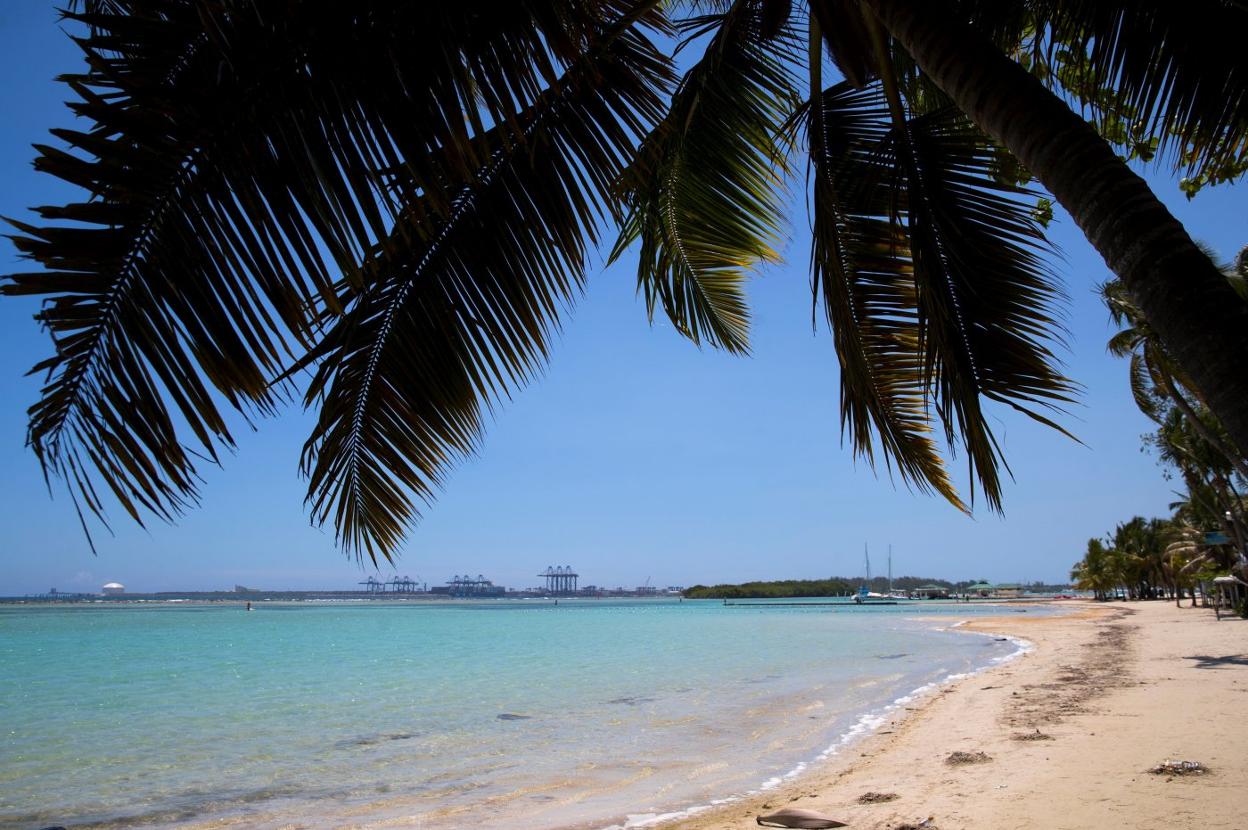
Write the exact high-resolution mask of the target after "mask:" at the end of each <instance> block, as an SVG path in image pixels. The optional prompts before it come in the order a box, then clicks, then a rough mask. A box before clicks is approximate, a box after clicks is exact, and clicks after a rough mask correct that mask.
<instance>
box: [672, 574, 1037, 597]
mask: <svg viewBox="0 0 1248 830" xmlns="http://www.w3.org/2000/svg"><path fill="white" fill-rule="evenodd" d="M980 581H983V580H980ZM862 584H863V580H862V579H861V578H856V577H840V576H832V577H828V578H827V579H789V580H778V581H772V582H743V583H740V584H721V585H711V586H707V585H693V586H691V587H689V588H686V589H685V591H684V595H685V596H686V597H688V598H690V599H780V598H783V597H834V596H844V595H845V594H852V593H854V592H856V591H857V590H858V586H859V585H862ZM970 584H971V583H970V582H956V583H955V582H949V581H948V580H944V579H935V578H933V577H927V576H899V577H897V578H895V579H894V580H893V582H892V589H893V590H894V591H912V590H914V589H915V588H918V587H920V586H924V585H938V586H940V587H941V588H946V589H948V590H950V591H954V590H956V589H957V588H959V587H965V586H966V585H970ZM866 585H867V588H868V589H869V590H871V591H875V592H877V593H883V592H884V591H885V590H887V589H888V587H889V583H888V580H887V579H886V578H885V577H882V576H877V577H874V578H873V579H871V580H870V581H869V582H867V583H866ZM1045 587H1047V586H1045Z"/></svg>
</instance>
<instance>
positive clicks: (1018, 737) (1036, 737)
mask: <svg viewBox="0 0 1248 830" xmlns="http://www.w3.org/2000/svg"><path fill="white" fill-rule="evenodd" d="M1010 738H1011V740H1015V741H1051V740H1053V736H1052V735H1046V734H1044V733H1043V732H1041V731H1040V730H1039V729H1037V730H1036V731H1035V732H1016V733H1014V734H1013V735H1011V736H1010Z"/></svg>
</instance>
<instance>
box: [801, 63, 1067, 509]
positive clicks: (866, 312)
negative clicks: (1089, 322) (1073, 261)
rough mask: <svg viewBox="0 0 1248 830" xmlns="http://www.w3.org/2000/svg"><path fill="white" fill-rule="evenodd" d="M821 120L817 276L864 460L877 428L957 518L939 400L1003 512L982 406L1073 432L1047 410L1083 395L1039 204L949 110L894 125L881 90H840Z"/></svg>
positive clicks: (909, 473) (952, 432)
mask: <svg viewBox="0 0 1248 830" xmlns="http://www.w3.org/2000/svg"><path fill="white" fill-rule="evenodd" d="M823 118H824V123H823V124H819V123H817V122H816V123H814V124H813V125H812V130H811V132H812V149H814V150H816V151H817V152H816V153H815V156H814V158H815V164H816V170H817V171H818V172H817V178H816V184H815V187H816V190H815V200H816V201H815V212H816V218H815V228H816V249H815V264H816V275H817V276H818V277H819V283H818V284H817V288H818V289H821V290H822V291H823V294H824V300H825V308H826V311H827V313H828V316H829V320H830V322H831V325H832V328H833V332H834V336H835V338H836V341H837V349H838V356H839V358H840V361H841V365H842V399H843V403H842V419H843V422H844V423H845V424H846V425H848V426H849V427H850V429H851V432H852V434H853V436H854V445H855V447H856V448H857V449H858V451H859V452H860V453H863V454H865V455H867V456H868V457H870V452H869V450H868V449H866V448H867V447H869V445H870V440H871V427H874V428H875V430H876V431H877V432H878V434H879V436H880V439H881V443H882V446H883V449H884V452H885V456H886V458H890V459H891V460H893V461H896V462H897V464H898V465H899V468H900V470H901V472H902V474H903V477H905V478H906V479H907V480H908V481H919V482H924V483H925V484H926V485H928V486H931V487H933V488H934V489H936V490H937V491H939V492H942V493H943V494H944V495H945V496H946V497H947V498H949V499H950V500H951V501H954V503H955V504H959V505H960V504H961V502H960V501H958V500H957V497H956V495H955V494H953V491H952V486H951V485H950V483H949V479H948V476H947V473H946V472H945V470H944V467H943V465H942V464H941V463H940V459H939V455H938V453H937V450H936V447H935V445H934V443H933V442H932V441H931V438H930V436H929V435H928V431H929V430H930V428H931V422H930V418H931V415H930V414H929V411H928V405H929V402H930V403H931V404H932V405H934V411H935V413H936V416H937V417H939V419H940V422H941V424H942V425H943V428H944V434H945V439H946V441H947V442H948V444H949V445H950V447H953V446H954V445H955V441H957V440H958V439H959V438H960V440H961V442H962V444H963V445H964V446H965V448H966V450H967V455H968V465H969V468H970V473H971V477H972V482H974V481H975V480H978V482H979V483H980V485H981V486H982V489H983V493H984V496H985V499H986V500H987V502H988V504H989V505H990V506H991V507H992V508H994V509H999V507H1000V492H1001V489H1000V488H1001V485H1000V481H999V477H998V474H997V468H998V466H999V465H1000V464H1003V463H1004V462H1003V460H1002V458H1001V454H1000V450H999V448H998V446H997V444H996V441H995V439H994V437H993V434H992V431H991V429H990V428H989V426H988V424H987V420H986V417H985V413H984V411H983V409H982V407H981V398H986V399H988V400H992V401H996V402H998V403H1003V404H1006V405H1008V406H1010V407H1013V408H1014V409H1017V410H1019V411H1020V412H1023V413H1024V414H1026V415H1028V416H1030V417H1032V418H1034V419H1036V420H1038V421H1040V422H1042V423H1044V424H1046V425H1048V426H1051V427H1053V428H1055V429H1057V430H1059V431H1061V432H1063V433H1064V434H1068V433H1066V431H1065V430H1064V429H1062V427H1060V426H1059V425H1058V424H1056V423H1055V422H1054V421H1053V420H1052V418H1051V417H1049V415H1047V414H1045V412H1044V410H1047V411H1054V410H1058V408H1059V407H1060V406H1061V405H1062V404H1064V403H1067V402H1069V401H1070V400H1071V399H1072V395H1073V393H1074V387H1073V384H1071V382H1070V381H1068V380H1067V379H1066V378H1064V377H1063V376H1062V375H1061V374H1060V373H1059V372H1058V370H1057V369H1056V368H1055V364H1056V359H1055V357H1054V355H1053V353H1052V351H1051V348H1050V344H1051V343H1052V342H1053V340H1054V338H1055V337H1056V336H1057V335H1058V333H1059V332H1060V326H1059V324H1058V322H1057V320H1056V318H1055V317H1054V312H1053V308H1054V306H1055V303H1056V302H1057V300H1058V299H1059V296H1060V295H1059V292H1058V290H1057V288H1056V287H1055V286H1054V284H1053V282H1052V279H1051V277H1050V276H1049V274H1048V273H1047V271H1046V270H1045V268H1044V266H1043V264H1042V262H1041V260H1040V253H1041V251H1042V250H1043V248H1044V244H1045V243H1044V239H1043V236H1042V235H1041V231H1040V229H1039V228H1038V227H1037V226H1036V224H1035V222H1034V220H1033V219H1032V217H1031V211H1030V205H1029V204H1028V203H1027V202H1026V201H1025V199H1026V197H1027V196H1028V192H1027V191H1026V190H1024V189H1021V188H1019V187H1016V186H1014V185H1011V184H1003V183H1000V182H997V181H995V180H994V178H993V176H992V164H993V148H992V147H991V145H990V144H989V142H988V141H987V139H985V138H984V137H983V136H982V134H980V133H979V132H978V131H977V130H975V129H974V128H973V127H972V126H971V125H969V124H968V123H967V122H966V121H965V120H963V119H962V118H960V117H959V116H957V115H955V114H954V112H953V111H951V110H949V109H941V110H937V111H935V112H931V113H928V114H924V115H920V116H916V117H910V118H908V119H907V120H906V121H905V122H904V124H903V125H901V126H900V127H899V126H898V124H897V123H896V119H895V117H893V116H891V115H890V112H889V108H888V106H887V102H886V98H885V96H884V94H883V92H882V91H881V90H879V89H878V88H874V87H872V88H868V89H866V90H862V91H857V92H855V91H854V90H852V88H850V87H849V85H848V84H843V85H840V86H839V87H832V88H831V89H829V90H828V91H827V93H826V94H825V96H824V108H823ZM820 130H823V131H824V132H823V135H824V136H826V138H821V136H820V133H819V131H820ZM821 155H826V156H827V158H826V159H825V160H823V161H822V162H821V160H820V156H821ZM825 171H830V172H832V174H833V175H832V176H831V177H828V176H826V175H824V173H825Z"/></svg>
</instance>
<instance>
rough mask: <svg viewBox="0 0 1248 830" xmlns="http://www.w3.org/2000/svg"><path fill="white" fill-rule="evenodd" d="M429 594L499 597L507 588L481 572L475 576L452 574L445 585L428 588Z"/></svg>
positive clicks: (504, 593)
mask: <svg viewBox="0 0 1248 830" xmlns="http://www.w3.org/2000/svg"><path fill="white" fill-rule="evenodd" d="M429 593H431V594H441V595H443V596H451V597H501V596H504V595H506V593H507V589H506V588H504V587H503V586H502V585H495V584H494V583H493V582H491V581H490V580H488V579H486V578H485V577H484V576H482V575H481V574H477V575H476V577H475V578H474V577H471V576H468V574H464V575H463V576H459V575H456V576H453V577H451V579H450V581H449V582H447V583H446V584H445V585H435V586H434V587H432V588H430V589H429Z"/></svg>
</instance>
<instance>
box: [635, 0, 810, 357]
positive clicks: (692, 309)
mask: <svg viewBox="0 0 1248 830" xmlns="http://www.w3.org/2000/svg"><path fill="white" fill-rule="evenodd" d="M766 14H767V7H766V6H765V5H763V4H760V3H759V2H758V0H737V2H735V3H734V4H733V5H732V7H731V8H729V9H728V10H727V11H726V12H724V13H723V14H720V15H707V16H701V17H696V18H691V19H689V20H687V21H685V22H684V23H683V24H682V34H684V35H685V37H686V38H687V39H688V40H694V39H697V38H699V37H702V36H704V35H706V34H708V33H713V34H712V36H711V38H710V41H709V43H708V44H707V47H706V51H705V53H704V55H703V56H702V59H701V60H700V61H699V62H698V63H697V64H696V65H695V66H694V67H693V68H692V69H690V70H689V72H688V73H687V74H686V75H685V78H684V80H683V81H682V83H681V85H680V87H679V89H678V90H677V91H676V93H675V95H674V96H673V99H672V102H671V105H670V107H669V110H668V113H667V115H666V117H665V118H664V119H663V120H662V121H661V122H660V123H659V125H658V126H657V127H656V128H655V129H654V131H653V132H652V133H651V134H650V135H649V136H647V137H646V140H645V141H644V142H643V144H642V146H641V149H640V150H639V152H638V155H637V158H636V160H635V161H634V162H633V164H632V165H631V166H630V167H629V169H628V170H627V171H626V173H625V174H624V177H623V180H622V182H621V190H622V198H623V201H624V203H625V204H626V205H627V208H628V215H627V218H626V220H625V222H624V225H623V228H622V230H621V234H620V237H619V240H618V241H617V242H616V245H615V249H614V251H613V252H612V255H611V258H612V259H613V260H614V259H615V258H617V257H618V256H619V255H620V254H621V253H622V252H623V251H624V249H625V248H626V247H627V246H629V245H630V244H632V243H633V242H634V241H636V240H638V239H640V250H639V256H638V259H639V262H638V271H637V286H638V290H639V291H640V292H641V293H643V295H644V297H645V301H646V307H647V311H648V312H649V314H650V317H651V319H653V318H654V312H655V308H656V306H659V305H661V306H662V307H663V310H664V312H665V313H666V314H667V316H668V318H669V319H670V320H671V321H672V324H673V325H674V326H675V327H676V328H677V330H678V331H680V332H681V333H682V334H684V335H685V336H687V337H688V338H690V339H691V340H693V342H695V343H700V342H702V341H703V340H705V341H707V342H709V343H711V344H713V345H716V346H720V347H723V348H725V349H728V350H730V351H734V352H743V351H747V350H748V323H749V314H748V310H747V308H746V299H745V292H744V282H745V279H746V275H747V271H748V269H749V268H751V267H752V266H754V265H756V264H758V263H760V262H770V261H774V260H776V258H777V255H776V253H775V251H774V249H773V247H774V246H775V244H776V240H777V239H778V238H779V236H780V234H781V228H782V226H783V222H784V217H783V211H782V208H783V205H782V203H781V188H782V178H783V176H784V175H785V174H786V173H787V172H788V171H787V163H786V150H785V148H783V147H779V148H778V147H777V137H778V136H779V134H780V133H781V131H782V129H783V126H784V123H785V121H786V120H787V119H788V117H789V116H790V114H791V113H792V111H793V110H794V109H795V108H796V106H797V93H796V91H795V89H794V82H793V78H792V76H791V67H792V66H793V64H794V54H793V53H794V50H795V48H796V43H795V39H794V37H793V34H792V31H791V30H790V29H788V28H787V27H781V30H780V31H779V32H778V33H776V34H775V35H773V36H771V37H768V36H767V33H766V31H765V30H766V27H767V26H768V25H769V21H768V19H767V17H766Z"/></svg>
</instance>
